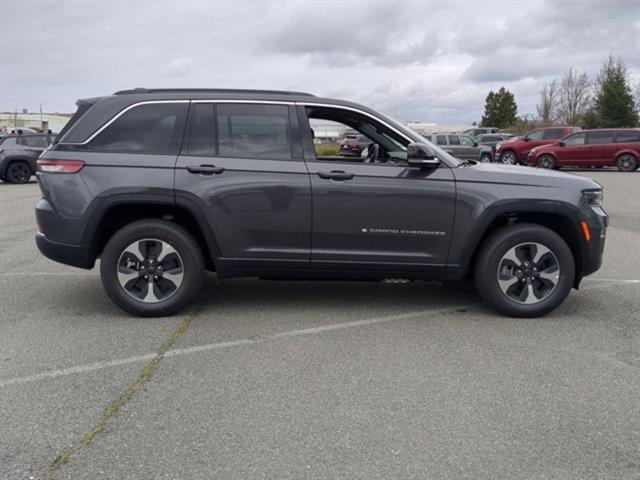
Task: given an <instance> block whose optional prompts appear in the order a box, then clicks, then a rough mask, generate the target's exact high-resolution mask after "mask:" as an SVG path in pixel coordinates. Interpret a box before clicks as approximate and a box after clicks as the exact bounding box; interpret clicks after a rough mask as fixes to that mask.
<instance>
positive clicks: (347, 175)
mask: <svg viewBox="0 0 640 480" xmlns="http://www.w3.org/2000/svg"><path fill="white" fill-rule="evenodd" d="M318 176H319V177H320V178H324V179H326V180H351V179H352V178H353V177H355V175H354V174H353V173H351V172H345V171H343V170H331V171H330V172H318Z"/></svg>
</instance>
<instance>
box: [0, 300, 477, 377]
mask: <svg viewBox="0 0 640 480" xmlns="http://www.w3.org/2000/svg"><path fill="white" fill-rule="evenodd" d="M471 305H473V304H464V305H458V306H455V307H447V308H439V309H436V310H420V311H417V312H409V313H401V314H397V315H388V316H385V317H375V318H368V319H364V320H355V321H353V322H344V323H333V324H330V325H323V326H320V327H312V328H303V329H299V330H289V331H286V332H280V333H274V334H272V335H264V336H259V337H254V338H242V339H238V340H229V341H226V342H216V343H208V344H206V345H196V346H193V347H186V348H176V349H173V350H169V351H168V352H167V353H166V354H165V357H178V356H182V355H191V354H194V353H201V352H210V351H212V350H220V349H224V348H232V347H239V346H242V345H253V344H257V343H265V342H269V341H274V340H278V339H281V338H291V337H300V336H304V335H318V334H321V333H325V332H331V331H334V330H343V329H348V328H357V327H363V326H368V325H374V324H377V323H386V322H394V321H398V320H408V319H411V318H416V317H420V316H421V315H427V314H429V315H438V314H446V313H453V312H455V311H457V310H460V309H462V308H467V307H469V306H471ZM155 356H156V354H155V353H146V354H142V355H135V356H133V357H127V358H121V359H116V360H109V361H105V362H97V363H90V364H86V365H78V366H75V367H69V368H62V369H59V370H50V371H48V372H42V373H37V374H35V375H28V376H26V377H15V378H9V379H6V380H0V388H4V387H9V386H11V385H20V384H24V383H33V382H40V381H43V380H49V379H53V378H58V377H65V376H68V375H75V374H80V373H88V372H94V371H96V370H103V369H105V368H111V367H119V366H122V365H128V364H130V363H139V362H146V361H149V360H151V359H153V358H154V357H155Z"/></svg>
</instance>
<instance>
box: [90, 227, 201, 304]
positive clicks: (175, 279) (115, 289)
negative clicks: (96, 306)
mask: <svg viewBox="0 0 640 480" xmlns="http://www.w3.org/2000/svg"><path fill="white" fill-rule="evenodd" d="M100 276H101V278H102V284H103V286H104V288H105V290H106V292H107V295H109V298H110V299H111V300H112V301H113V302H114V303H115V304H116V305H118V306H119V307H120V308H121V309H123V310H125V311H126V312H129V313H132V314H134V315H139V316H142V317H156V316H164V315H172V314H174V313H176V312H178V311H180V310H181V309H183V308H184V307H186V306H187V305H189V304H190V303H192V302H193V301H194V300H195V298H196V296H197V295H198V293H199V292H200V290H201V289H202V285H203V282H204V259H203V257H202V251H201V249H200V247H199V246H198V243H197V242H196V240H195V239H194V238H193V236H192V235H191V234H190V233H189V232H188V231H187V230H185V229H184V228H182V227H181V226H179V225H176V224H174V223H171V222H168V221H165V220H152V219H150V220H140V221H136V222H133V223H131V224H129V225H127V226H125V227H123V228H122V229H120V230H118V232H116V233H115V234H114V235H113V236H112V237H111V238H110V239H109V241H108V242H107V245H106V246H105V248H104V251H103V252H102V258H101V262H100Z"/></svg>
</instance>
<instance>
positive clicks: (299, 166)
mask: <svg viewBox="0 0 640 480" xmlns="http://www.w3.org/2000/svg"><path fill="white" fill-rule="evenodd" d="M175 192H176V201H177V202H178V204H179V205H180V204H186V205H192V206H195V207H196V208H197V209H198V211H200V212H202V213H203V215H204V216H205V217H206V222H207V224H208V228H210V229H211V231H212V232H213V235H214V237H215V241H216V243H217V247H218V249H219V254H220V255H221V258H219V260H218V265H217V267H218V268H220V269H221V270H222V271H224V270H225V269H226V270H234V271H235V272H234V273H235V274H241V272H242V271H243V270H255V269H256V265H257V266H262V267H264V268H266V269H274V268H308V267H309V257H310V248H311V186H310V183H309V174H308V172H307V168H306V166H305V163H304V160H303V158H302V147H301V143H300V140H299V133H298V122H297V118H296V115H295V108H294V107H293V106H292V105H289V104H287V103H284V102H283V103H279V102H270V103H267V102H265V103H260V102H244V103H243V102H232V101H224V102H219V101H218V102H216V101H194V102H193V103H192V104H191V111H190V119H189V122H188V129H187V134H186V136H185V142H184V143H183V148H182V152H181V154H180V156H179V157H178V161H177V163H176V171H175Z"/></svg>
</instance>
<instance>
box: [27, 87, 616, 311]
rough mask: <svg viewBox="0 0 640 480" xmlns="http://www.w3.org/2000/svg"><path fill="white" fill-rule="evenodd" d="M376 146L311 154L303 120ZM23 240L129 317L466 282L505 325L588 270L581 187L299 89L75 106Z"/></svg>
mask: <svg viewBox="0 0 640 480" xmlns="http://www.w3.org/2000/svg"><path fill="white" fill-rule="evenodd" d="M315 120H318V121H333V122H339V123H342V124H344V125H346V126H347V127H349V128H352V129H354V130H355V131H357V132H359V133H361V134H363V135H366V136H367V137H368V138H369V139H371V142H372V144H371V146H370V148H368V149H367V154H366V158H360V157H344V156H322V155H320V154H317V153H316V151H315V150H314V144H313V135H312V130H311V127H310V122H311V121H315ZM38 183H39V185H40V189H41V191H42V198H41V200H40V201H39V202H38V204H37V206H36V220H37V225H38V226H37V234H36V242H37V245H38V247H39V248H40V250H41V252H42V253H44V254H45V255H46V256H48V257H50V258H52V259H54V260H56V261H59V262H62V263H66V264H68V265H74V266H76V267H81V268H87V269H90V268H92V267H93V266H94V264H95V262H96V259H97V258H100V260H101V261H100V273H101V278H102V282H103V285H104V288H105V290H106V292H107V294H108V296H109V297H110V298H111V299H112V300H113V301H114V302H115V303H116V304H117V305H118V306H119V307H121V308H122V309H124V310H126V311H127V312H131V313H133V314H136V315H141V316H157V315H168V314H172V313H175V312H177V311H179V310H181V309H182V308H184V307H186V306H188V305H190V304H191V303H192V302H193V301H194V299H195V298H196V295H198V292H199V291H200V290H201V287H202V285H203V280H204V275H205V271H207V270H209V271H215V272H216V273H217V275H218V277H219V278H226V277H249V276H250V277H259V278H263V279H294V278H297V279H344V280H346V279H349V280H376V279H389V278H396V279H409V280H424V279H440V280H458V279H462V278H465V277H473V278H474V279H475V284H476V286H477V289H478V291H479V292H480V294H481V296H482V297H483V298H484V299H485V300H486V301H487V303H488V304H490V305H491V306H492V307H494V308H495V309H497V310H498V311H500V312H503V313H505V314H507V315H514V316H522V317H530V316H538V315H543V314H546V313H548V312H550V311H552V310H553V309H555V308H556V307H557V306H559V305H560V304H561V303H562V302H563V300H564V299H565V298H566V297H567V295H568V294H569V291H570V290H571V288H572V287H575V288H577V287H578V286H579V284H580V280H581V279H582V278H583V277H584V276H585V275H589V274H590V273H593V272H594V271H596V270H597V269H598V268H599V267H600V264H601V261H602V253H603V248H604V240H605V230H606V225H607V215H606V214H605V212H604V211H603V209H602V207H601V200H602V189H601V187H600V185H599V184H598V183H596V182H594V181H592V180H589V179H586V178H582V177H579V176H575V175H570V174H566V173H559V172H555V171H547V170H544V171H541V170H538V169H532V168H527V167H508V166H504V165H497V164H484V163H478V162H473V161H465V160H460V159H458V158H455V157H453V156H452V155H450V154H448V153H447V152H446V151H444V150H443V149H441V148H440V147H438V146H437V145H433V144H431V143H430V142H428V141H427V140H426V139H424V138H423V137H421V136H420V135H418V134H416V133H415V132H413V131H412V130H410V129H408V128H406V127H405V126H403V125H402V124H400V123H397V122H395V121H394V120H392V119H390V118H388V117H386V116H384V115H381V114H379V113H377V112H375V111H373V110H371V109H369V108H367V107H364V106H361V105H357V104H355V103H351V102H346V101H341V100H334V99H328V98H319V97H315V96H312V95H309V94H303V93H296V92H273V91H246V90H245V91H242V90H214V89H212V90H175V89H173V90H162V89H156V90H153V89H135V90H129V91H122V92H117V93H116V94H114V95H110V96H105V97H100V98H90V99H86V100H80V101H79V102H78V110H77V112H76V114H75V115H74V116H73V118H72V119H71V121H70V122H69V124H68V125H67V126H66V127H65V129H64V130H63V131H62V132H61V133H60V135H59V136H58V138H57V139H56V141H55V142H54V144H53V145H52V146H51V147H50V148H49V149H47V150H46V151H45V152H44V153H43V155H42V156H41V158H40V159H39V160H38Z"/></svg>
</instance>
